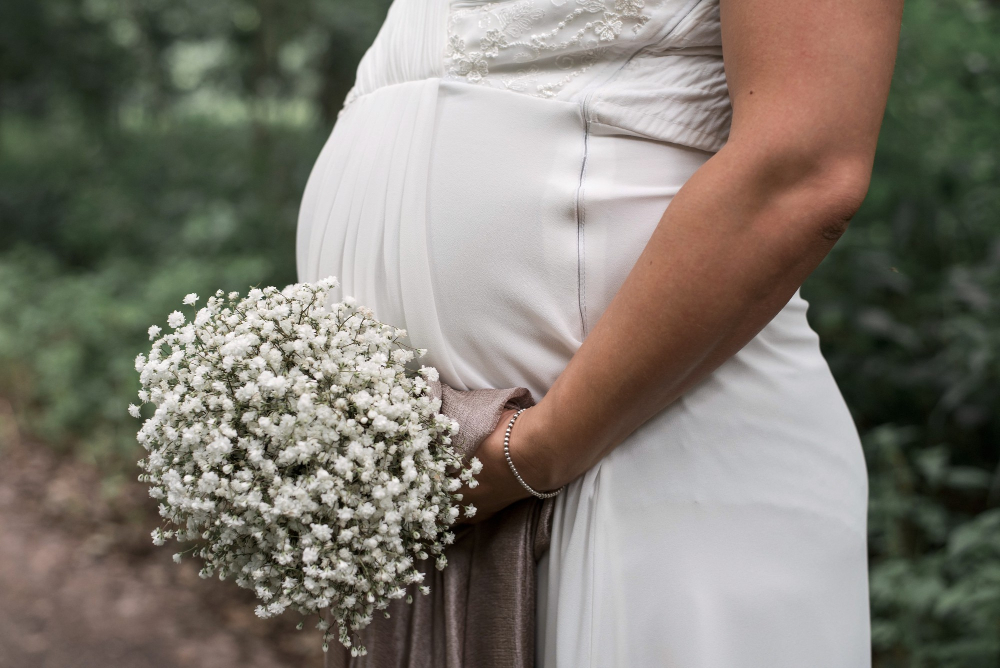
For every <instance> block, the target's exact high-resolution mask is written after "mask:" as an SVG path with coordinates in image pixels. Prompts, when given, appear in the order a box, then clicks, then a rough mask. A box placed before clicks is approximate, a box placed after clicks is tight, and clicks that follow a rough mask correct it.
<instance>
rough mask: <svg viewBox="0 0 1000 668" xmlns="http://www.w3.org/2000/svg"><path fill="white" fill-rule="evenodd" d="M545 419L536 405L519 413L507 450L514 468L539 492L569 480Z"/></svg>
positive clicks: (551, 489)
mask: <svg viewBox="0 0 1000 668" xmlns="http://www.w3.org/2000/svg"><path fill="white" fill-rule="evenodd" d="M548 420H549V418H548V415H547V411H546V408H545V407H544V406H542V405H541V404H537V405H535V406H533V407H531V408H529V409H528V410H526V411H524V412H523V413H521V415H520V416H519V417H518V418H517V420H515V421H514V427H513V429H511V433H510V445H509V451H510V457H511V461H512V462H513V463H514V468H516V469H517V472H518V474H520V476H521V478H522V479H523V480H524V482H525V483H527V484H528V485H529V486H530V487H531V488H532V489H534V490H535V491H538V492H551V491H554V490H556V489H558V488H560V487H562V486H563V485H564V484H565V483H566V482H569V481H568V480H563V479H562V478H563V476H562V471H561V468H562V467H561V461H560V459H561V458H560V457H559V456H558V453H557V452H556V450H555V448H554V447H553V444H552V443H551V442H550V440H549V436H550V435H551V429H550V427H549V422H548ZM507 421H508V422H509V421H510V418H507ZM504 428H505V429H506V424H505V425H504ZM511 477H512V478H513V477H514V474H513V472H511ZM515 480H516V478H515Z"/></svg>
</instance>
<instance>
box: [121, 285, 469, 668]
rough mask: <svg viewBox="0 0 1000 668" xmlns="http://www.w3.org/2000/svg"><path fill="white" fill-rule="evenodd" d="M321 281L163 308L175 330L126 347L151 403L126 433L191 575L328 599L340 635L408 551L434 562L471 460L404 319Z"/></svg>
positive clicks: (291, 604)
mask: <svg viewBox="0 0 1000 668" xmlns="http://www.w3.org/2000/svg"><path fill="white" fill-rule="evenodd" d="M337 286H338V284H337V282H336V279H333V278H328V279H324V280H323V281H321V282H319V283H317V284H309V283H298V284H295V285H290V286H288V287H286V288H285V289H283V290H280V291H279V290H277V289H276V288H273V287H268V288H264V289H262V290H261V289H254V290H251V291H250V293H249V294H248V296H247V298H246V299H242V300H241V299H240V298H239V295H238V294H235V293H232V294H229V295H226V294H224V293H222V292H216V293H215V295H214V296H213V297H210V298H209V299H208V301H207V303H206V305H205V306H204V307H203V308H202V309H200V310H199V311H198V314H197V316H196V317H195V320H194V322H193V323H190V324H186V322H185V319H184V316H183V315H182V314H180V313H179V312H174V313H172V314H171V315H170V317H169V318H168V323H169V324H170V326H171V327H172V328H173V330H174V331H173V332H172V333H170V334H167V335H165V336H164V337H163V338H162V339H157V340H156V342H155V343H154V344H153V346H152V347H151V349H150V352H149V353H148V359H147V357H146V356H143V355H139V356H138V357H137V358H136V361H135V367H136V371H137V372H138V373H139V378H140V382H141V384H142V389H141V390H140V392H139V398H140V400H141V401H142V402H147V401H149V402H151V403H152V404H153V405H154V407H155V411H154V412H153V414H152V415H151V417H149V418H148V419H146V420H145V422H144V423H143V425H142V428H141V429H140V430H139V433H138V435H137V440H138V441H139V443H140V444H141V445H142V446H143V448H144V449H145V450H146V451H147V456H146V458H145V459H143V460H141V461H140V462H139V466H140V468H141V469H142V474H141V476H140V479H141V480H142V481H143V482H145V483H147V484H148V485H149V493H150V496H151V497H152V498H155V499H157V500H158V501H159V512H160V516H161V517H162V519H163V520H164V522H165V523H166V524H167V525H168V528H167V529H166V530H162V529H157V530H155V531H154V532H153V533H152V534H151V537H152V539H153V542H154V544H158V545H159V544H163V543H164V542H165V541H166V540H168V539H170V540H177V541H178V542H184V543H186V544H190V542H192V541H194V542H196V543H197V544H196V547H195V552H194V555H195V556H197V557H198V558H199V559H200V560H201V561H202V562H203V568H202V570H201V571H200V573H199V574H200V575H202V576H203V577H209V576H211V575H213V574H218V575H219V577H220V578H223V579H226V578H229V577H232V578H233V579H235V581H236V583H237V584H238V585H239V586H241V587H244V588H247V589H251V590H253V591H254V593H255V595H256V596H257V598H258V599H259V600H260V602H261V603H262V605H260V606H258V608H257V610H256V612H257V614H258V615H260V616H261V617H272V616H274V615H278V614H281V613H282V612H283V611H284V610H286V609H288V608H293V609H295V610H296V611H298V612H300V613H304V614H312V613H316V612H319V611H321V610H324V609H326V608H329V609H330V613H331V618H332V621H334V622H336V623H335V624H332V625H331V626H329V628H324V629H323V631H324V634H323V635H324V638H323V639H324V642H327V641H329V640H330V638H332V637H334V636H333V633H334V629H340V630H341V634H340V637H339V639H340V641H341V642H342V643H344V644H345V646H351V643H352V637H351V633H353V631H358V630H360V629H362V628H364V627H365V626H366V625H367V624H368V623H369V622H370V621H371V619H372V616H373V613H374V611H375V610H379V609H382V608H384V607H385V606H386V605H387V604H388V601H389V600H390V599H392V598H399V597H401V596H403V595H404V594H405V592H406V588H407V586H408V585H410V584H413V583H420V582H422V581H423V574H422V573H421V572H420V571H419V570H417V567H416V561H415V560H416V559H426V558H429V557H431V556H433V557H435V559H436V561H435V563H436V564H437V565H438V567H442V566H444V565H446V560H445V559H443V558H442V556H443V554H442V553H443V550H444V547H445V546H446V545H449V544H451V543H452V542H453V541H454V533H452V532H451V531H450V530H449V529H450V527H451V526H452V525H453V524H454V523H455V522H456V521H458V518H459V516H460V514H461V511H460V505H459V503H460V501H461V497H460V495H459V493H458V490H459V489H460V488H461V485H462V484H463V482H465V483H468V484H470V485H472V484H475V479H474V478H473V476H474V475H475V473H474V472H473V471H476V472H478V471H479V470H481V467H482V464H481V463H479V462H478V460H475V459H474V460H473V461H472V462H471V464H470V465H469V466H468V467H463V466H462V463H461V461H460V460H459V459H458V457H457V456H456V454H455V453H454V451H453V450H452V449H451V446H450V438H451V437H452V436H453V434H454V432H455V430H456V427H457V425H456V423H455V422H454V421H453V420H451V419H450V418H447V417H445V416H442V415H440V414H439V413H438V409H439V408H440V401H436V400H432V399H430V397H428V395H427V383H428V381H433V380H436V379H437V378H438V374H437V371H436V370H434V369H433V368H431V367H423V368H422V369H421V371H420V372H419V373H417V374H414V373H413V372H411V371H410V370H409V369H408V368H407V366H406V365H407V364H408V363H409V362H410V361H411V360H412V359H413V358H414V352H413V351H412V350H410V349H404V348H402V347H401V344H400V343H397V342H398V341H400V339H401V337H403V336H405V333H404V332H401V330H398V329H396V328H394V327H391V326H389V325H385V324H382V323H380V322H378V321H377V320H375V319H374V316H373V314H372V312H371V311H370V310H369V309H366V308H364V307H363V306H360V305H357V304H356V303H355V302H354V300H352V299H349V298H345V299H344V300H343V301H342V302H340V303H335V304H334V303H331V302H330V301H329V300H328V299H327V297H328V294H329V290H331V289H333V288H335V287H337ZM196 299H197V296H196V295H188V298H185V303H191V304H193V303H194V300H196ZM153 332H154V330H152V329H151V330H150V335H151V336H152V337H153V338H155V336H158V335H159V334H160V331H159V328H157V329H156V330H155V336H154V334H153ZM418 352H420V353H421V354H423V352H425V351H418ZM129 413H130V414H132V415H134V416H136V417H138V416H139V415H140V408H139V407H138V406H135V405H130V406H129ZM456 469H457V471H458V472H457V474H452V473H450V472H452V471H455V470H456ZM465 513H466V515H471V514H474V513H475V508H474V507H472V506H465ZM180 558H181V553H178V554H177V555H176V556H175V559H176V560H180ZM344 629H348V631H344ZM355 638H356V636H355ZM354 649H356V650H357V651H358V652H359V653H360V654H363V653H364V648H363V647H354Z"/></svg>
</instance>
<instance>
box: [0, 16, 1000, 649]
mask: <svg viewBox="0 0 1000 668" xmlns="http://www.w3.org/2000/svg"><path fill="white" fill-rule="evenodd" d="M388 5H389V2H388V1H387V0H296V2H278V1H277V0H213V1H212V2H203V1H201V0H169V1H167V0H3V1H2V2H0V397H2V400H3V405H4V406H6V409H5V412H3V414H2V415H0V418H2V419H4V420H6V421H7V422H8V423H9V424H8V427H10V428H8V429H5V430H0V433H3V434H10V433H15V434H17V435H18V436H17V440H18V442H19V444H20V445H18V444H14V443H13V442H12V441H13V438H7V439H6V442H5V440H3V437H0V467H2V466H3V459H2V457H3V456H4V449H6V450H12V449H16V447H20V448H24V447H26V446H25V445H24V443H28V444H30V447H31V448H44V449H46V450H47V451H49V452H51V453H54V454H53V457H56V458H57V459H58V461H60V462H63V463H65V462H73V463H74V465H78V466H80V467H86V468H87V469H88V470H91V471H95V472H97V473H96V475H97V476H98V484H97V486H96V487H94V489H95V490H97V491H96V492H95V493H97V494H99V495H100V496H101V498H102V499H103V501H102V503H104V502H106V503H108V504H111V505H112V506H114V504H115V500H116V499H121V498H133V496H130V494H133V492H134V485H135V483H134V480H135V475H136V472H137V470H136V466H135V462H136V460H137V459H138V458H139V456H140V453H141V451H140V450H139V449H138V446H137V445H136V443H135V438H134V436H135V432H136V429H137V426H138V425H137V423H136V421H135V420H134V419H132V418H131V417H129V415H128V413H127V411H126V406H127V405H128V403H129V402H130V401H133V400H134V396H135V391H136V390H137V389H138V387H137V378H136V374H135V372H134V370H133V368H132V360H133V358H134V356H135V354H136V353H138V352H139V351H140V350H142V349H143V347H144V346H146V345H147V344H146V336H145V330H146V328H147V327H148V326H149V325H150V324H153V323H158V324H161V325H162V324H163V323H162V322H160V321H161V320H163V319H164V317H165V314H166V313H168V312H169V311H170V310H173V309H174V308H175V307H177V306H178V304H179V302H180V300H181V298H182V297H183V295H184V294H186V293H188V292H198V293H200V294H202V295H205V294H208V293H210V292H212V291H214V290H215V289H216V288H218V287H222V288H225V289H227V290H229V289H236V290H242V291H245V290H246V289H247V287H248V286H250V285H258V284H263V285H271V284H274V285H279V286H281V285H285V284H286V283H289V282H293V281H294V280H295V267H294V240H295V224H296V215H297V209H298V204H299V200H300V197H301V194H302V190H303V187H304V184H305V180H306V178H307V176H308V174H309V170H310V168H311V166H312V164H313V161H314V160H315V159H316V157H317V155H318V153H319V150H320V148H321V147H322V145H323V143H324V141H325V140H326V137H327V136H328V134H329V132H330V129H331V127H332V125H333V123H334V121H335V119H336V114H337V111H338V110H339V108H340V105H341V102H342V101H343V98H344V95H345V94H346V92H347V89H348V88H349V87H350V85H351V83H352V81H353V75H354V70H355V68H356V66H357V62H358V60H359V59H360V57H361V55H362V54H363V53H364V50H365V49H366V48H367V47H368V45H369V44H370V43H371V40H372V39H373V38H374V35H375V33H376V32H377V30H378V27H379V25H380V24H381V21H382V18H383V17H384V15H385V11H386V9H387V8H388ZM998 119H1000V3H998V2H997V1H996V0H909V2H908V3H907V6H906V10H905V18H904V26H903V31H902V38H901V43H900V50H899V57H898V61H897V67H896V73H895V78H894V81H893V87H892V92H891V95H890V99H889V105H888V110H887V112H886V116H885V123H884V126H883V130H882V135H881V139H880V143H879V149H878V153H877V157H876V162H875V170H874V176H873V180H872V185H871V190H870V192H869V195H868V198H867V200H866V202H865V204H864V206H863V207H862V209H861V211H860V213H859V214H858V215H857V216H856V218H855V220H854V222H853V223H852V224H851V226H850V229H849V231H848V232H847V234H846V236H845V237H844V238H843V239H842V240H841V241H840V242H839V243H838V245H837V247H836V248H835V249H834V251H833V253H832V254H831V255H830V257H829V258H828V259H827V260H826V261H825V262H824V264H823V265H822V266H821V267H820V269H819V270H818V271H817V272H816V273H815V275H814V276H813V277H811V278H810V279H809V280H808V282H807V283H806V285H805V286H804V287H803V295H804V296H805V297H806V298H807V299H808V300H809V302H810V304H811V306H810V309H809V319H810V322H811V324H812V326H813V327H814V328H815V329H816V330H817V331H818V332H819V333H820V336H821V338H822V342H823V350H824V353H825V354H826V356H827V358H828V359H829V361H830V365H831V367H832V369H833V372H834V374H835V376H836V378H837V381H838V382H839V384H840V387H841V388H842V390H843V392H844V394H845V397H846V399H847V402H848V404H849V405H850V407H851V410H852V412H853V414H854V417H855V420H856V422H857V424H858V428H859V430H860V432H861V434H862V438H863V442H864V446H865V456H866V460H867V462H868V467H869V471H870V499H871V505H870V515H869V529H870V563H871V603H872V615H873V626H872V632H873V646H874V651H875V657H876V664H877V665H878V666H879V667H880V668H890V667H891V668H897V667H900V668H902V667H938V666H941V667H954V668H986V667H996V666H998V665H1000V467H998V461H1000V122H998ZM15 446H16V447H15ZM129 490H132V492H130V491H129ZM119 505H120V504H119ZM133 505H134V508H133V511H134V512H127V513H124V514H122V513H120V512H119V513H118V514H117V515H115V516H114V518H113V520H112V519H109V520H108V521H109V522H110V521H114V522H117V523H118V524H124V525H128V526H132V525H135V526H137V527H139V528H140V529H142V532H144V531H146V530H148V526H146V524H148V523H149V522H150V521H151V520H150V517H151V515H150V512H151V511H150V506H149V504H148V502H146V501H142V502H139V501H137V502H135V503H134V504H130V507H132V506H133ZM154 514H155V512H154ZM90 530H92V531H100V527H94V526H91V528H90V529H88V531H90ZM142 532H140V533H142ZM142 535H145V533H142ZM4 540H8V539H6V538H4V537H3V536H0V542H2V541H4ZM133 547H134V546H133ZM108 549H109V550H112V551H113V550H114V549H115V547H114V545H112V546H111V547H109V548H108ZM162 556H166V557H167V558H168V559H169V555H159V556H158V557H156V558H159V557H162ZM232 586H233V587H235V585H232ZM213 591H215V590H213ZM246 604H247V605H250V603H249V602H247V603H246ZM0 658H2V654H0ZM0 665H2V664H0ZM39 665H41V664H39Z"/></svg>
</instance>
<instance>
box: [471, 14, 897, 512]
mask: <svg viewBox="0 0 1000 668" xmlns="http://www.w3.org/2000/svg"><path fill="white" fill-rule="evenodd" d="M721 9H722V41H723V53H724V54H725V56H724V57H725V67H726V77H727V80H728V83H729V90H730V98H731V100H732V105H733V124H732V130H731V133H730V139H729V141H728V143H727V144H726V145H725V147H724V148H723V149H722V150H720V151H719V152H718V153H717V154H716V155H714V156H713V157H712V158H711V159H710V160H708V161H707V162H706V163H705V164H704V165H703V166H702V167H701V168H700V169H699V170H698V171H697V172H696V173H695V174H694V175H693V176H692V177H691V178H690V179H689V180H688V181H687V183H685V184H684V186H683V187H682V188H681V189H680V191H679V192H678V193H677V195H676V196H675V197H674V199H673V201H672V202H671V203H670V206H669V208H668V209H667V211H666V212H665V213H664V215H663V218H662V219H661V220H660V222H659V224H658V226H657V228H656V229H655V231H654V232H653V234H652V236H651V237H650V240H649V242H648V243H647V245H646V247H645V249H644V250H643V252H642V254H641V255H640V257H639V260H638V261H637V262H636V264H635V266H634V267H633V269H632V271H631V272H630V273H629V275H628V277H627V278H626V280H625V282H624V284H623V285H622V287H621V289H620V290H619V291H618V293H617V294H616V296H615V298H614V299H613V300H612V301H611V303H610V305H609V306H608V308H607V310H606V311H605V312H604V314H603V315H602V316H601V318H600V320H599V321H598V322H597V323H596V325H595V326H594V328H593V330H592V331H591V332H590V334H589V335H588V336H587V338H586V340H585V341H584V342H583V344H582V345H581V347H580V348H579V350H578V351H577V352H576V354H575V355H574V356H573V358H572V359H571V360H570V363H569V364H568V365H567V367H566V369H565V370H564V371H563V372H562V374H561V375H560V376H559V378H558V379H557V380H556V382H555V383H554V384H553V386H552V388H551V389H550V390H549V392H548V393H547V394H546V396H545V397H544V399H543V400H542V401H541V402H539V404H538V405H537V406H536V407H534V408H532V409H530V410H529V411H526V412H525V413H524V414H522V415H521V417H520V418H518V420H517V423H516V424H515V427H514V430H513V433H512V435H511V457H512V459H513V461H514V464H515V466H517V467H518V470H519V472H520V473H521V475H522V476H523V477H524V479H525V480H526V481H527V482H528V484H530V485H532V486H533V487H534V488H535V489H539V490H549V489H554V488H556V487H559V486H560V485H562V484H564V483H567V482H569V481H571V480H573V479H574V478H576V477H577V476H579V475H581V474H582V473H584V472H585V471H586V470H587V469H589V468H591V467H592V466H593V465H594V464H596V463H597V462H598V461H599V460H600V459H601V458H602V457H603V456H604V455H606V454H607V453H608V452H609V451H610V450H611V449H613V448H614V447H615V446H617V445H618V444H619V443H621V442H622V441H623V440H624V439H625V438H626V437H627V436H628V435H629V434H631V433H632V432H633V431H634V430H635V429H636V428H638V427H639V426H640V425H641V424H642V423H643V422H645V421H646V420H648V419H649V418H650V417H652V416H653V415H655V414H656V413H657V412H659V411H661V410H663V409H664V408H665V407H666V406H667V405H669V404H670V403H671V402H672V401H674V400H675V399H677V397H679V396H680V395H681V394H683V393H684V392H685V391H686V390H687V389H688V388H690V387H691V386H692V385H694V384H695V383H697V382H698V381H699V380H701V379H702V378H704V377H705V376H706V375H708V374H709V373H711V372H712V371H713V370H714V369H716V368H717V367H718V366H719V365H720V364H722V362H724V361H725V360H726V359H728V358H729V357H730V356H732V355H733V354H734V353H736V352H737V351H739V350H740V348H742V347H743V346H744V345H746V343H747V342H749V341H750V340H751V339H752V338H753V337H754V336H756V334H757V333H758V332H759V331H760V330H761V329H762V328H763V327H764V326H765V325H766V324H767V323H768V322H769V321H770V320H771V319H772V318H773V317H774V316H775V315H776V314H777V313H778V311H780V310H781V308H782V307H783V306H784V305H785V304H786V303H787V302H788V300H789V299H790V298H791V296H792V295H793V294H794V292H795V290H796V289H797V288H798V287H799V286H800V285H801V284H802V282H803V281H804V280H805V278H806V277H807V276H808V275H809V274H810V273H811V272H812V271H813V270H814V269H815V268H816V266H817V265H818V264H819V263H820V261H821V260H822V259H823V257H824V256H825V255H826V254H827V253H828V252H829V250H830V248H831V247H832V246H833V244H834V243H835V242H836V240H837V239H838V238H839V237H840V236H841V234H843V232H844V230H845V229H846V227H847V224H848V221H849V220H850V219H851V217H852V216H853V215H854V213H855V212H856V211H857V209H858V207H859V206H860V204H861V202H862V200H863V199H864V197H865V194H866V192H867V189H868V181H869V178H870V175H871V166H872V160H873V158H874V153H875V144H876V139H877V137H878V130H879V126H880V125H881V121H882V115H883V113H884V109H885V101H886V96H887V94H888V90H889V81H890V79H891V76H892V68H893V62H894V59H895V53H896V44H897V41H898V35H899V24H900V18H901V14H902V0H815V1H813V2H808V3H804V2H798V1H797V0H721ZM509 415H510V414H509V413H508V414H507V415H506V416H505V419H504V420H503V421H502V423H501V425H500V427H499V428H498V430H497V432H495V433H494V434H493V435H492V436H491V437H490V438H489V439H488V440H487V441H486V442H485V443H484V445H483V447H481V448H480V451H479V452H478V453H477V454H478V456H479V457H480V459H482V460H483V463H484V469H483V474H482V475H481V476H480V479H481V482H482V484H481V486H480V487H479V488H477V489H475V490H463V491H464V492H466V493H467V494H466V501H467V502H471V503H474V504H476V505H477V507H479V508H480V510H481V512H480V513H479V517H478V518H477V519H483V518H485V517H487V516H489V514H491V513H492V512H494V511H495V510H498V509H499V508H502V507H504V506H505V505H507V504H509V503H511V502H513V501H515V500H517V499H519V498H523V497H525V496H527V493H526V492H524V490H523V489H521V488H520V487H519V485H518V484H517V482H516V481H515V480H514V478H513V476H512V475H511V473H510V470H509V469H508V468H507V465H506V461H505V460H504V459H503V431H504V429H505V428H506V422H507V420H508V419H509Z"/></svg>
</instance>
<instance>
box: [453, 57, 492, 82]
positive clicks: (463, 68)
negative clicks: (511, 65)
mask: <svg viewBox="0 0 1000 668" xmlns="http://www.w3.org/2000/svg"><path fill="white" fill-rule="evenodd" d="M451 73H452V74H455V75H458V76H461V77H465V78H466V80H467V81H468V82H469V83H479V82H480V81H482V80H483V79H485V78H486V75H488V74H489V73H490V65H489V63H487V62H486V58H485V57H484V56H483V54H481V53H479V52H478V51H470V52H469V53H468V54H467V55H466V56H464V57H462V58H459V59H458V60H457V61H456V62H455V67H452V68H451Z"/></svg>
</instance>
